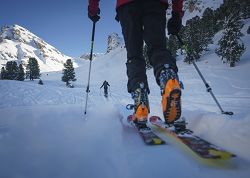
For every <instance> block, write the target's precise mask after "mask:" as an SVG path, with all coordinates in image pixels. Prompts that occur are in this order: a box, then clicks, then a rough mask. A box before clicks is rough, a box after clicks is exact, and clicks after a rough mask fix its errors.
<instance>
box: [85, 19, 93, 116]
mask: <svg viewBox="0 0 250 178" xmlns="http://www.w3.org/2000/svg"><path fill="white" fill-rule="evenodd" d="M94 39H95V22H93V28H92V39H91V50H90V57H89V61H90V62H89V76H88V85H87V89H86V101H85V111H84V114H87V105H88V96H89V92H90V90H89V84H90V73H91V64H92V56H93V48H94Z"/></svg>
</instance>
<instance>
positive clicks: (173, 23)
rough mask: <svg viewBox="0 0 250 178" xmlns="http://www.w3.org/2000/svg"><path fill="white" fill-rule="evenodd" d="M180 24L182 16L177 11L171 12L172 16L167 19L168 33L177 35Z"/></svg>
mask: <svg viewBox="0 0 250 178" xmlns="http://www.w3.org/2000/svg"><path fill="white" fill-rule="evenodd" d="M181 26H182V18H181V15H180V14H179V13H178V12H172V17H171V18H170V19H169V20H168V24H167V28H168V34H169V35H170V34H171V35H177V34H178V33H179V32H180V30H181Z"/></svg>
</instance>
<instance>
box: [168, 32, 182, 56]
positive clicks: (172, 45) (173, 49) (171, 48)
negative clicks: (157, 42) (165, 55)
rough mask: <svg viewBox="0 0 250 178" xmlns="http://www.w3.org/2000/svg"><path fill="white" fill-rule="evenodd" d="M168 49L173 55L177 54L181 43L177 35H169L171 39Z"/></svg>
mask: <svg viewBox="0 0 250 178" xmlns="http://www.w3.org/2000/svg"><path fill="white" fill-rule="evenodd" d="M167 49H168V50H169V51H170V52H171V54H172V56H173V57H176V56H177V54H176V52H177V50H178V49H179V45H178V41H177V40H176V37H175V35H170V36H169V39H168V41H167Z"/></svg>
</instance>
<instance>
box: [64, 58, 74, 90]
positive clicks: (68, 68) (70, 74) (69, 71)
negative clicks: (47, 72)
mask: <svg viewBox="0 0 250 178" xmlns="http://www.w3.org/2000/svg"><path fill="white" fill-rule="evenodd" d="M63 65H64V69H63V76H62V81H63V82H66V86H69V84H70V81H76V78H75V71H74V67H73V63H72V61H71V59H67V61H66V63H64V64H63Z"/></svg>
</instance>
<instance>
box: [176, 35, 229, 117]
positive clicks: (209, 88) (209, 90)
mask: <svg viewBox="0 0 250 178" xmlns="http://www.w3.org/2000/svg"><path fill="white" fill-rule="evenodd" d="M176 36H177V38H178V40H179V42H180V44H181V46H182V47H183V48H184V50H185V51H186V53H189V55H190V57H191V62H192V64H193V66H194V67H195V69H196V71H197V72H198V74H199V76H200V77H201V79H202V81H203V83H204V84H205V86H206V88H207V92H209V93H210V94H211V96H212V98H213V99H214V101H215V103H216V104H217V106H218V107H219V109H220V111H221V114H226V115H233V114H234V113H233V112H231V111H224V110H223V109H222V107H221V105H220V103H219V102H218V100H217V99H216V97H215V96H214V93H213V92H212V88H211V87H210V86H209V84H208V83H207V82H206V80H205V78H204V77H203V75H202V73H201V71H200V70H199V68H198V66H197V65H196V63H195V62H194V57H193V55H192V54H191V53H190V51H188V50H187V46H186V45H185V43H184V42H183V41H182V39H181V37H180V35H179V34H177V35H176Z"/></svg>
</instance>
